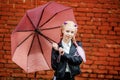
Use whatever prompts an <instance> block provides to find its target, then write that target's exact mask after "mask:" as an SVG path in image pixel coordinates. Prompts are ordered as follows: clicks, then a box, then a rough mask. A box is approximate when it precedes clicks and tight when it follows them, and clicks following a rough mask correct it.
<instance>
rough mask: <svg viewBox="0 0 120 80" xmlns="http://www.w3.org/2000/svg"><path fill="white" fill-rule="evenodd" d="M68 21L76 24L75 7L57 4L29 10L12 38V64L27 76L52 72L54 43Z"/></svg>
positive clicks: (52, 3) (58, 39)
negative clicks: (41, 71)
mask: <svg viewBox="0 0 120 80" xmlns="http://www.w3.org/2000/svg"><path fill="white" fill-rule="evenodd" d="M67 20H71V21H74V22H75V18H74V15H73V10H72V8H71V7H67V6H64V5H61V4H58V3H56V2H48V3H47V4H45V5H42V6H40V7H37V8H34V9H31V10H28V11H27V12H26V14H25V15H24V16H23V18H22V19H21V21H20V23H19V24H18V25H17V27H16V29H15V30H14V31H13V32H12V35H11V48H12V61H14V62H15V63H16V64H17V65H19V66H20V67H21V68H22V69H24V70H25V71H26V72H27V73H30V72H36V71H40V70H49V69H51V49H52V46H51V42H56V43H58V42H59V41H60V36H61V28H60V26H61V24H62V23H64V21H67Z"/></svg>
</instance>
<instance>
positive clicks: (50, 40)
mask: <svg viewBox="0 0 120 80" xmlns="http://www.w3.org/2000/svg"><path fill="white" fill-rule="evenodd" d="M38 34H40V35H41V36H43V37H44V38H45V39H47V40H48V41H49V42H50V43H51V44H52V41H53V42H55V41H54V40H53V39H50V38H49V37H47V36H45V35H44V34H42V33H38Z"/></svg>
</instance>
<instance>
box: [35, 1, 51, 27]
mask: <svg viewBox="0 0 120 80" xmlns="http://www.w3.org/2000/svg"><path fill="white" fill-rule="evenodd" d="M50 4H51V3H49V4H47V5H46V6H45V7H44V8H43V11H42V14H41V16H40V19H39V21H38V24H37V28H38V26H39V24H40V21H41V19H42V17H43V13H44V11H45V8H46V7H47V6H48V5H50Z"/></svg>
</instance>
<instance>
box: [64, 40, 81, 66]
mask: <svg viewBox="0 0 120 80" xmlns="http://www.w3.org/2000/svg"><path fill="white" fill-rule="evenodd" d="M77 44H78V45H79V46H82V45H81V43H80V42H77ZM62 58H64V59H65V60H67V61H68V63H69V64H71V65H80V64H81V63H82V61H83V59H82V58H81V56H79V55H69V54H67V53H64V55H62Z"/></svg>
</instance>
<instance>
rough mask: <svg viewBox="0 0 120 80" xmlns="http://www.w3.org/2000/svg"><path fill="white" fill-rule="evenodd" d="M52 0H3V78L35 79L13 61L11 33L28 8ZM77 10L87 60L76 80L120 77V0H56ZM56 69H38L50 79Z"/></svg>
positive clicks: (0, 77) (0, 9)
mask: <svg viewBox="0 0 120 80" xmlns="http://www.w3.org/2000/svg"><path fill="white" fill-rule="evenodd" d="M48 1H51V0H0V80H33V79H34V74H33V73H31V74H26V73H24V71H23V70H22V69H21V68H20V67H19V66H17V65H16V64H15V63H13V62H12V61H11V44H10V42H11V41H10V35H11V32H12V31H13V30H14V29H15V27H16V25H17V24H18V23H19V21H20V19H21V18H22V16H23V15H24V13H25V12H26V10H28V9H31V8H35V7H37V6H39V5H42V4H45V3H47V2H48ZM54 1H56V2H58V3H61V4H64V5H66V6H71V7H73V9H74V14H75V17H76V20H77V22H78V25H79V30H78V34H77V40H80V41H82V43H83V47H84V49H85V52H86V55H87V62H86V63H83V64H82V65H81V69H82V74H80V75H78V76H76V80H117V79H120V0H54ZM52 76H53V71H40V72H37V78H39V79H40V80H50V79H51V78H52Z"/></svg>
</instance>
